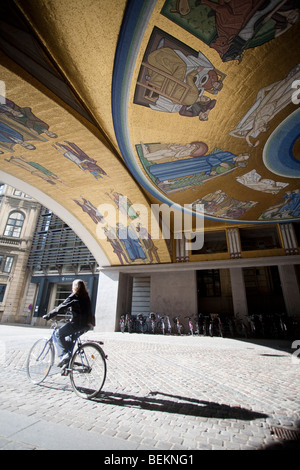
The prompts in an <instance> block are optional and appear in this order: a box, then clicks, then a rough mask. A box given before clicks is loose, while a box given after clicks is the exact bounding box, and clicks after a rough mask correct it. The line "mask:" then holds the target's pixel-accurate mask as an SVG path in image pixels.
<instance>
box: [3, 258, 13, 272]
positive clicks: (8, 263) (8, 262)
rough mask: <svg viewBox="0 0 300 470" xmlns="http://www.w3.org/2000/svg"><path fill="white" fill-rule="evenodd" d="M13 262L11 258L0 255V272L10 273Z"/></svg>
mask: <svg viewBox="0 0 300 470" xmlns="http://www.w3.org/2000/svg"><path fill="white" fill-rule="evenodd" d="M13 262H14V257H13V256H5V255H1V254H0V272H3V273H10V272H11V268H12V265H13Z"/></svg>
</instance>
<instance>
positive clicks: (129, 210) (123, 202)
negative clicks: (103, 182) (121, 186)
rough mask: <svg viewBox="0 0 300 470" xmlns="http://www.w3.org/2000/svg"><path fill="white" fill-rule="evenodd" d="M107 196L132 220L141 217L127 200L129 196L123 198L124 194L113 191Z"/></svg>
mask: <svg viewBox="0 0 300 470" xmlns="http://www.w3.org/2000/svg"><path fill="white" fill-rule="evenodd" d="M105 194H106V195H107V196H108V197H109V198H110V199H111V200H112V201H113V202H114V203H115V204H116V206H117V208H118V209H119V211H120V212H121V213H122V214H123V215H126V216H127V217H129V218H130V219H132V220H134V219H137V218H138V217H139V214H138V213H137V212H136V210H135V209H134V207H133V204H132V202H131V201H130V199H128V198H127V196H123V194H120V193H118V192H117V191H113V190H111V191H110V193H107V192H106V193H105Z"/></svg>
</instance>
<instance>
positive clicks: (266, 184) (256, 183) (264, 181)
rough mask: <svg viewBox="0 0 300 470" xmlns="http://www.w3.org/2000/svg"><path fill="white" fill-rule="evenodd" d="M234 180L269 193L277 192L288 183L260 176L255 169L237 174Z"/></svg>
mask: <svg viewBox="0 0 300 470" xmlns="http://www.w3.org/2000/svg"><path fill="white" fill-rule="evenodd" d="M236 180H237V181H238V182H239V183H241V184H243V185H244V186H247V188H250V189H254V190H255V191H262V192H264V193H270V194H278V193H279V191H281V189H283V188H285V187H286V186H288V183H281V182H279V181H274V180H272V179H269V178H262V177H261V175H259V174H258V173H257V171H256V170H251V171H249V172H248V173H246V174H244V175H242V176H238V177H237V178H236Z"/></svg>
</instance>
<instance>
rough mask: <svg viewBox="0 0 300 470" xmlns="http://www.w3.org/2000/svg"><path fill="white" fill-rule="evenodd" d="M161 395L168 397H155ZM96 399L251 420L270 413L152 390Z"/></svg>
mask: <svg viewBox="0 0 300 470" xmlns="http://www.w3.org/2000/svg"><path fill="white" fill-rule="evenodd" d="M157 395H161V396H163V397H168V399H166V398H154V397H156V396H157ZM94 401H96V402H99V403H104V404H109V405H115V406H125V407H132V408H140V409H144V410H151V411H162V412H165V413H174V414H182V415H192V416H199V417H205V418H219V419H238V420H244V421H251V420H254V419H259V418H260V419H262V418H266V417H267V416H268V415H266V414H263V413H257V412H255V411H251V410H247V409H246V408H241V407H235V406H229V405H225V404H219V403H215V402H209V401H204V400H196V399H194V398H186V397H181V396H176V395H168V394H166V393H161V392H151V393H150V394H149V395H148V396H146V397H139V396H135V395H127V394H124V393H112V392H101V394H100V395H99V396H98V397H97V398H95V399H94Z"/></svg>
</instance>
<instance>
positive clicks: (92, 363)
mask: <svg viewBox="0 0 300 470" xmlns="http://www.w3.org/2000/svg"><path fill="white" fill-rule="evenodd" d="M105 379H106V358H105V354H104V352H103V350H102V348H101V347H100V346H99V345H98V344H96V343H84V344H83V345H82V346H80V347H79V348H78V349H77V351H75V353H74V355H73V357H72V360H71V365H70V380H71V384H72V387H73V390H74V392H75V393H76V394H77V395H78V396H79V397H81V398H93V397H95V396H96V395H97V394H98V393H99V392H100V390H101V389H102V387H103V385H104V382H105Z"/></svg>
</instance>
